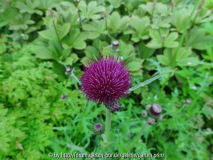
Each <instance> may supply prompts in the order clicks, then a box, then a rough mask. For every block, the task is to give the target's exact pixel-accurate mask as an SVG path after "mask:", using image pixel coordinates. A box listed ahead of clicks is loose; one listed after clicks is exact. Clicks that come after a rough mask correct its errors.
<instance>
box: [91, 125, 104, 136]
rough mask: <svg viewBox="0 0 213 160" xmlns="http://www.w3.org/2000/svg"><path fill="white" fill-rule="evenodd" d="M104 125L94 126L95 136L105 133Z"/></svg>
mask: <svg viewBox="0 0 213 160" xmlns="http://www.w3.org/2000/svg"><path fill="white" fill-rule="evenodd" d="M104 129H105V128H104V125H102V124H101V123H96V124H95V125H94V126H93V132H94V134H96V135H101V134H103V133H104Z"/></svg>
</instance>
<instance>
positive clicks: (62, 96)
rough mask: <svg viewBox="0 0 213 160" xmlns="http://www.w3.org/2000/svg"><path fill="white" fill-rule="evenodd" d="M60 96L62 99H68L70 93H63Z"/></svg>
mask: <svg viewBox="0 0 213 160" xmlns="http://www.w3.org/2000/svg"><path fill="white" fill-rule="evenodd" d="M60 97H61V99H66V98H67V97H68V95H67V94H62V95H61V96H60Z"/></svg>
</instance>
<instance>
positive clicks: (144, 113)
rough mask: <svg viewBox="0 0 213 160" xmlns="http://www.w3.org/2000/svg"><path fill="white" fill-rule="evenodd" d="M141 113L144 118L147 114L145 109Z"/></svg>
mask: <svg viewBox="0 0 213 160" xmlns="http://www.w3.org/2000/svg"><path fill="white" fill-rule="evenodd" d="M141 115H142V117H144V118H146V117H147V115H148V114H147V111H146V110H143V111H142V113H141Z"/></svg>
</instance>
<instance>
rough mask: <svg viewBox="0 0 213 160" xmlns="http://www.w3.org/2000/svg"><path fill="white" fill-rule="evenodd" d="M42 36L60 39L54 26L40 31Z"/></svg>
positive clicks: (49, 38)
mask: <svg viewBox="0 0 213 160" xmlns="http://www.w3.org/2000/svg"><path fill="white" fill-rule="evenodd" d="M38 33H39V35H40V36H41V37H43V38H44V39H48V40H58V38H57V35H56V32H55V30H54V28H50V29H48V30H45V31H40V32H38Z"/></svg>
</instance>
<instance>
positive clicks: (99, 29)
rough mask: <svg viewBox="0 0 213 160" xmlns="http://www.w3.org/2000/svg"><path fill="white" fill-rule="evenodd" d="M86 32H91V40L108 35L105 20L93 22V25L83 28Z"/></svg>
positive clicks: (86, 25)
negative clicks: (101, 35)
mask: <svg viewBox="0 0 213 160" xmlns="http://www.w3.org/2000/svg"><path fill="white" fill-rule="evenodd" d="M82 28H83V29H84V30H85V31H88V32H89V38H90V39H95V38H97V37H98V36H100V34H107V31H106V25H105V21H104V20H99V21H95V20H94V21H93V22H92V23H91V24H85V25H83V26H82Z"/></svg>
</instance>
